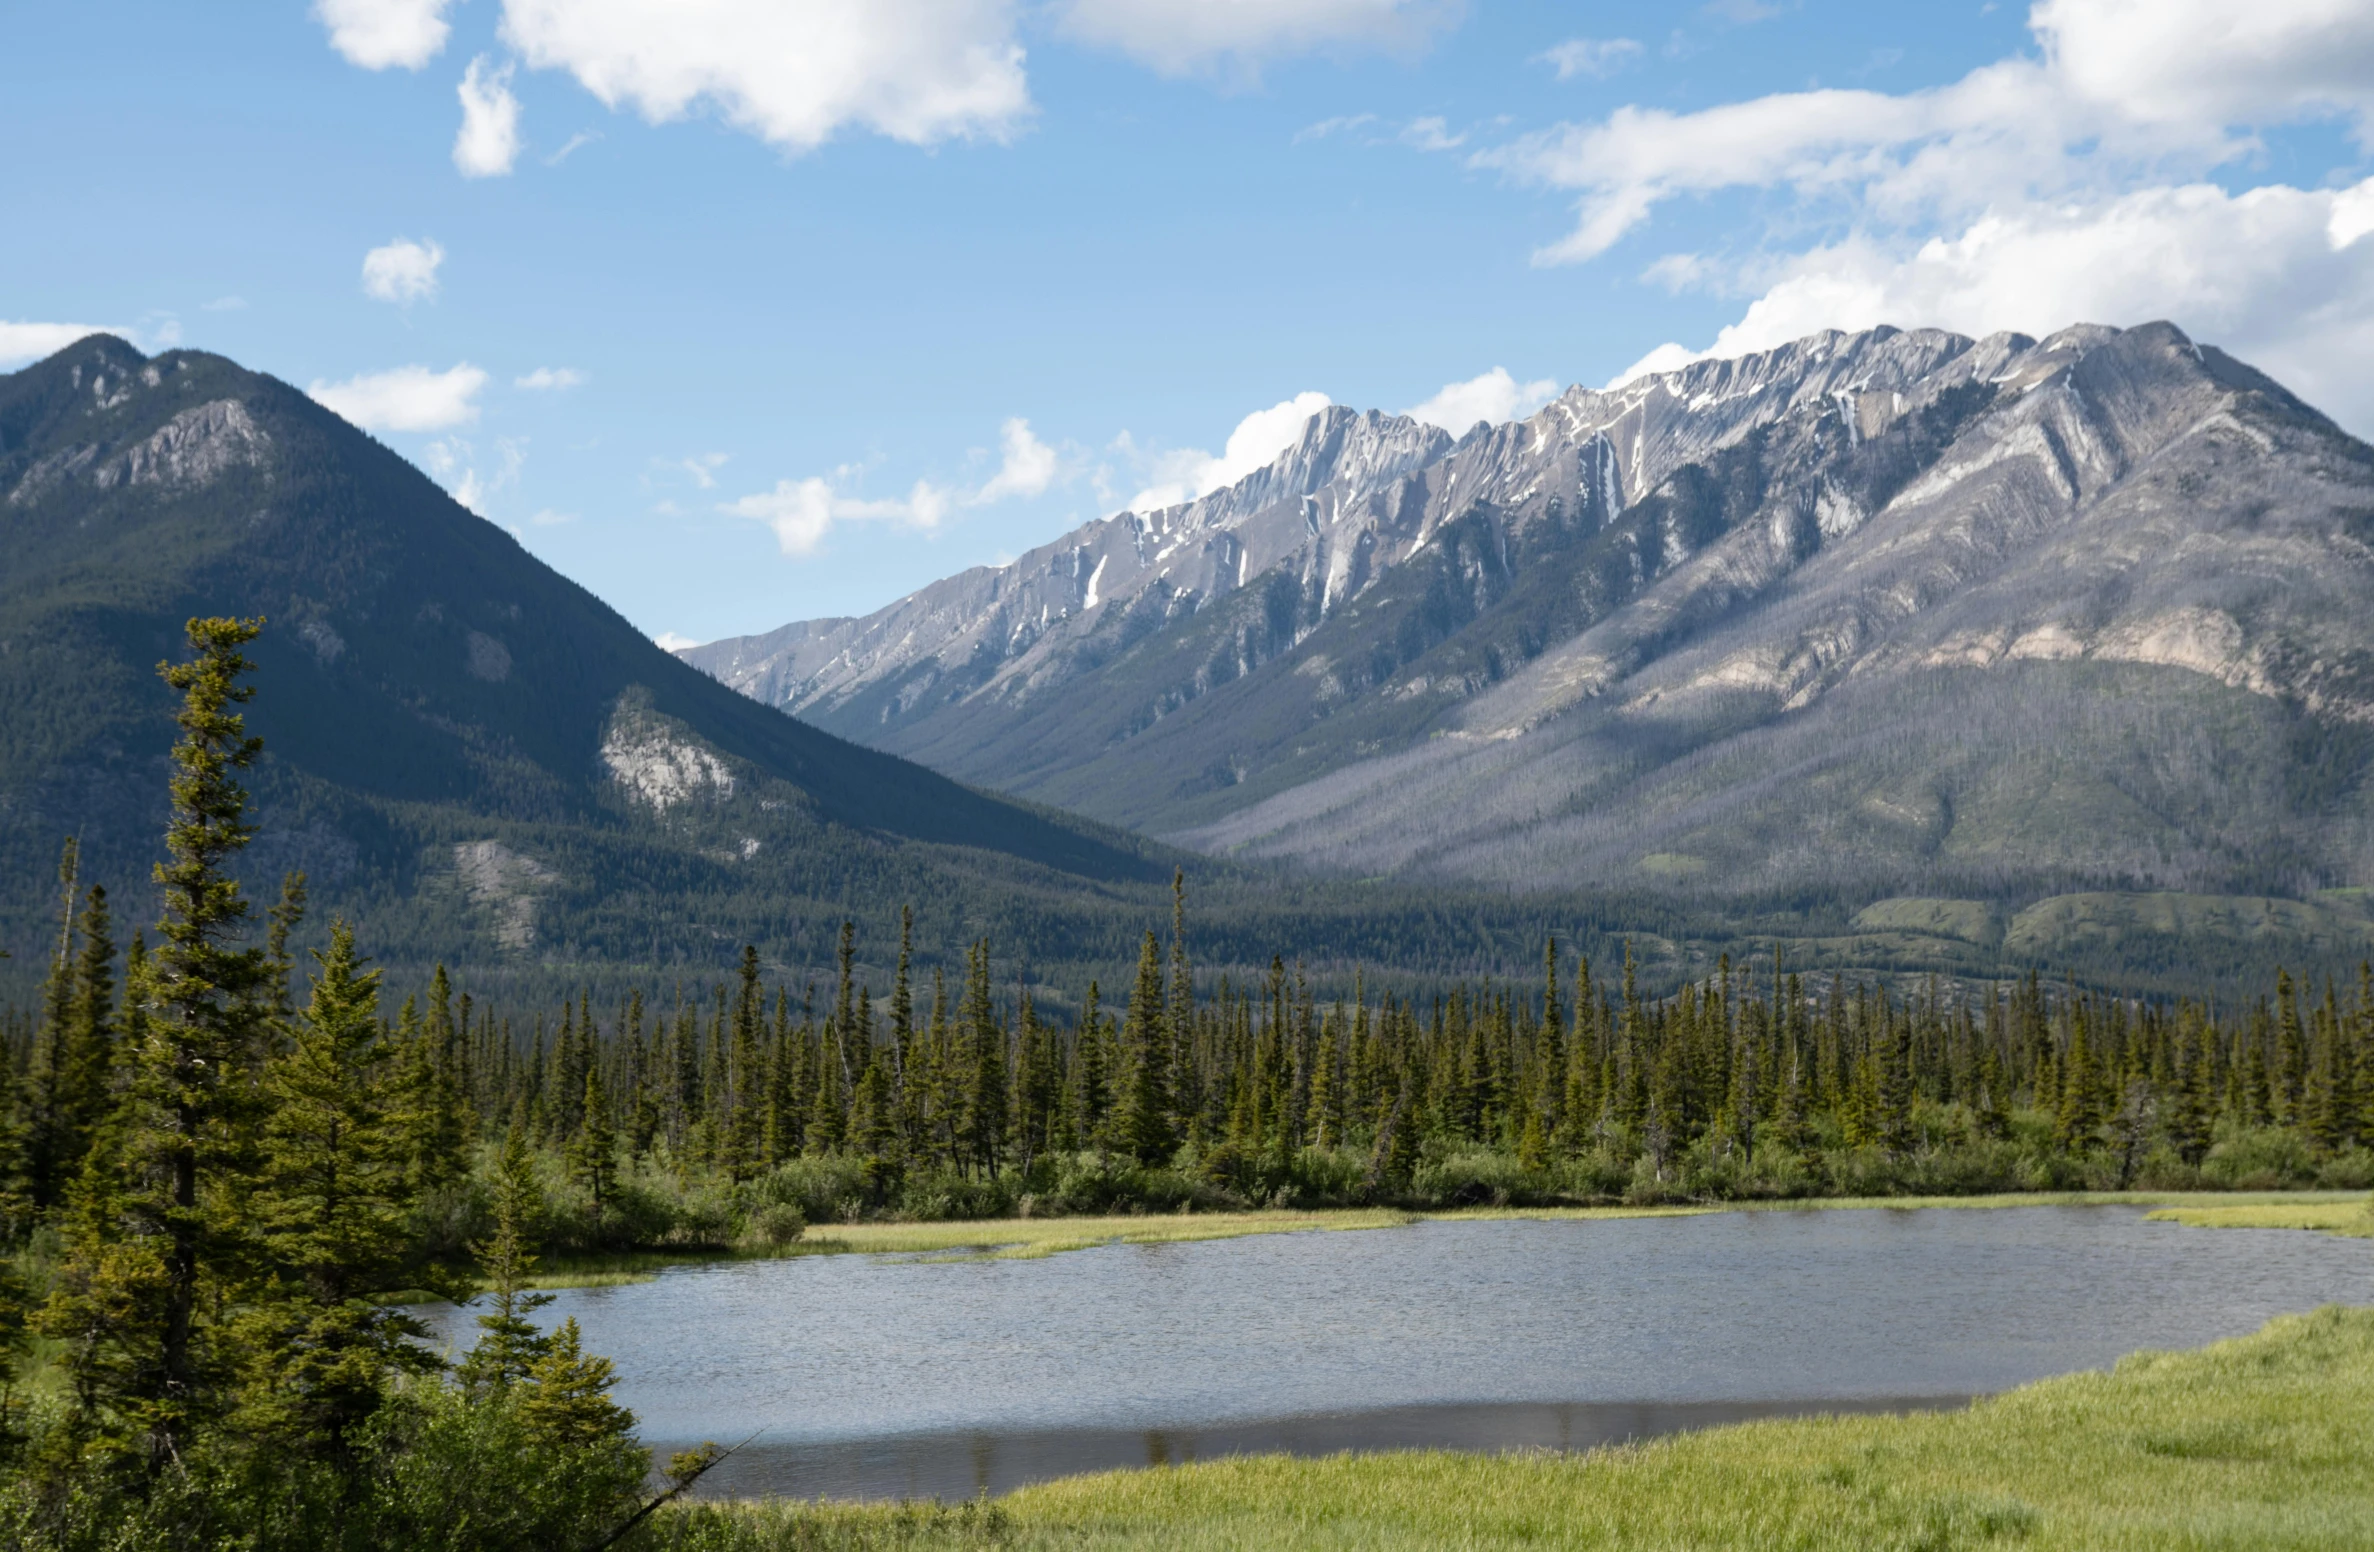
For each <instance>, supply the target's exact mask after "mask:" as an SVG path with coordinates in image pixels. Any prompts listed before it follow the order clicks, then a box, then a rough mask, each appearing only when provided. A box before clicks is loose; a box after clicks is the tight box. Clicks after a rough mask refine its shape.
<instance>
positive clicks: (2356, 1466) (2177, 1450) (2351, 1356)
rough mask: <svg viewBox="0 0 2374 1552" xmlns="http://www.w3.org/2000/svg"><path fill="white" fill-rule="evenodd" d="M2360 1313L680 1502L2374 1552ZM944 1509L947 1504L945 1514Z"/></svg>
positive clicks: (1319, 1539) (682, 1515) (1242, 1546)
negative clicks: (1883, 1377)
mask: <svg viewBox="0 0 2374 1552" xmlns="http://www.w3.org/2000/svg"><path fill="white" fill-rule="evenodd" d="M2369 1437H2374V1310H2365V1309H2341V1308H2337V1307H2334V1308H2326V1309H2322V1310H2318V1311H2316V1312H2315V1313H2313V1314H2308V1315H2289V1316H2283V1317H2280V1318H2278V1319H2276V1320H2274V1321H2272V1322H2270V1323H2269V1324H2268V1325H2267V1326H2266V1327H2264V1328H2263V1329H2261V1330H2260V1331H2258V1332H2257V1333H2255V1334H2253V1335H2251V1336H2246V1337H2241V1338H2237V1339H2235V1340H2233V1341H2229V1342H2221V1343H2218V1344H2217V1345H2215V1346H2213V1347H2208V1348H2204V1349H2201V1350H2199V1351H2195V1352H2186V1353H2138V1354H2136V1355H2134V1356H2132V1357H2129V1358H2126V1359H2124V1360H2122V1361H2121V1362H2120V1363H2119V1364H2118V1366H2117V1367H2116V1368H2115V1369H2114V1370H2111V1371H2109V1372H2099V1371H2097V1372H2088V1373H2083V1374H2073V1375H2067V1376H2063V1377H2061V1378H2058V1379H2052V1380H2046V1381H2043V1382H2041V1383H2039V1384H2034V1385H2028V1386H2023V1387H2021V1388H2020V1389H2018V1390H2014V1391H2010V1392H2008V1393H2006V1394H2004V1395H2002V1396H1998V1397H1994V1398H1992V1399H1989V1400H1985V1401H1981V1402H1978V1403H1976V1404H1975V1405H1973V1406H1971V1407H1968V1408H1966V1409H1963V1410H1960V1411H1954V1412H1942V1413H1914V1414H1910V1415H1906V1416H1893V1417H1890V1416H1878V1417H1873V1416H1857V1417H1833V1418H1812V1419H1798V1420H1791V1421H1777V1422H1764V1423H1750V1424H1743V1425H1739V1426H1736V1427H1728V1428H1718V1429H1712V1430H1709V1431H1707V1432H1704V1433H1698V1434H1688V1435H1682V1436H1679V1437H1675V1438H1670V1439H1662V1440H1657V1441H1653V1442H1650V1443H1646V1444H1640V1445H1630V1446H1624V1447H1621V1448H1615V1449H1607V1450H1599V1451H1594V1452H1591V1453H1589V1454H1584V1455H1572V1456H1564V1455H1555V1454H1519V1455H1462V1454H1453V1453H1448V1452H1440V1451H1429V1452H1413V1453H1406V1454H1375V1455H1337V1456H1331V1457H1329V1458H1326V1459H1322V1460H1296V1459H1291V1458H1288V1457H1284V1456H1274V1455H1265V1456H1251V1457H1240V1458H1236V1459H1231V1460H1222V1461H1214V1462H1208V1463H1202V1464H1195V1465H1186V1466H1176V1467H1166V1468H1157V1469H1150V1470H1144V1471H1128V1472H1111V1473H1105V1474H1101V1475H1097V1476H1087V1477H1074V1478H1069V1479H1066V1480H1063V1481H1058V1482H1050V1483H1046V1484H1043V1485H1041V1486H1038V1487H1032V1488H1026V1489H1024V1490H1022V1491H1020V1492H1017V1493H1013V1494H1010V1495H1008V1496H1006V1497H1004V1498H1001V1499H997V1500H994V1501H992V1502H990V1503H987V1504H984V1505H981V1506H978V1508H977V1509H976V1511H975V1512H974V1514H973V1515H972V1516H971V1517H969V1518H963V1519H961V1520H960V1519H957V1518H953V1517H950V1518H940V1519H934V1518H932V1517H931V1515H930V1514H928V1513H926V1512H923V1511H919V1510H917V1509H916V1508H914V1507H913V1506H907V1507H904V1508H891V1507H879V1508H864V1507H858V1506H848V1505H842V1506H831V1507H814V1508H804V1507H801V1506H798V1505H791V1504H783V1503H774V1504H767V1505H756V1506H737V1505H726V1506H718V1505H709V1506H692V1507H689V1508H686V1509H684V1510H682V1511H679V1512H678V1513H677V1514H676V1515H675V1517H674V1518H673V1519H671V1520H670V1521H668V1522H667V1524H666V1525H665V1526H664V1528H663V1534H662V1537H661V1544H662V1545H667V1546H674V1547H679V1548H683V1549H687V1552H690V1549H694V1548H700V1549H709V1548H715V1549H718V1552H726V1549H735V1552H741V1549H749V1552H771V1549H778V1548H809V1547H815V1548H827V1547H831V1548H843V1547H846V1548H859V1547H917V1548H923V1547H960V1546H980V1545H995V1546H1006V1547H1015V1548H1026V1549H1039V1548H1046V1549H1054V1548H1066V1549H1100V1548H1112V1549H1156V1548H1164V1549H1168V1548H1177V1549H1182V1552H1184V1549H1205V1548H1210V1549H1220V1548H1227V1549H1232V1552H1265V1549H1272V1548H1275V1549H1279V1552H1285V1549H1296V1552H1302V1549H1315V1552H1332V1549H1344V1552H1350V1549H1354V1548H1360V1549H1370V1552H1396V1549H1401V1548H1410V1549H1416V1548H1467V1549H1486V1548H1502V1547H1509V1548H1514V1547H1526V1548H1569V1547H1572V1548H1667V1547H1673V1548H1681V1547H1691V1548H1717V1547H1738V1548H1764V1547H1786V1548H1792V1549H1798V1552H1833V1549H1835V1552H1850V1549H1851V1552H1871V1549H1905V1552H1910V1549H1915V1548H1919V1549H1935V1552H1946V1549H1954V1548H1976V1547H1987V1546H2018V1547H2021V1548H2023V1549H2037V1552H2052V1549H2078V1548H2084V1549H2110V1552H2125V1549H2134V1552H2143V1549H2153V1552H2158V1549H2164V1548H2203V1549H2205V1548H2212V1547H2215V1548H2254V1547H2268V1548H2274V1547H2283V1548H2332V1549H2340V1548H2360V1547H2366V1546H2374V1472H2370V1471H2368V1469H2367V1454H2366V1449H2367V1446H2366V1440H2367V1439H2368V1438H2369ZM940 1513H941V1514H942V1515H943V1516H953V1514H954V1511H940Z"/></svg>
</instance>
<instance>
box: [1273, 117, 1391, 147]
mask: <svg viewBox="0 0 2374 1552" xmlns="http://www.w3.org/2000/svg"><path fill="white" fill-rule="evenodd" d="M1376 121H1377V116H1376V115H1375V114H1373V113H1344V114H1338V115H1337V116H1336V117H1334V118H1331V119H1321V120H1320V121H1319V122H1318V123H1316V124H1306V125H1304V126H1303V127H1302V128H1301V129H1298V130H1296V131H1295V132H1294V143H1295V144H1296V145H1300V144H1302V143H1303V142H1304V141H1305V140H1325V139H1326V138H1327V137H1328V136H1329V135H1335V134H1344V133H1348V132H1350V131H1352V130H1355V129H1360V128H1363V127H1365V126H1367V125H1370V124H1374V123H1375V122H1376Z"/></svg>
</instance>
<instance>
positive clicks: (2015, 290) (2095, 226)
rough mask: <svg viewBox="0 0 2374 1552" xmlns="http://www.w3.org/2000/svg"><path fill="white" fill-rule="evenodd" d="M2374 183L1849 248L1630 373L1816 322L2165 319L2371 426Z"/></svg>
mask: <svg viewBox="0 0 2374 1552" xmlns="http://www.w3.org/2000/svg"><path fill="white" fill-rule="evenodd" d="M2370 233H2374V179H2368V180H2367V181H2366V182H2364V183H2360V184H2358V185H2356V186H2354V187H2352V188H2348V189H2338V190H2335V189H2313V190H2311V189H2295V188H2289V187H2285V186H2281V185H2276V186H2271V187H2266V188H2257V189H2250V190H2247V191H2245V192H2244V193H2241V194H2238V195H2236V194H2228V193H2227V192H2226V191H2225V190H2223V189H2221V188H2218V187H2216V186H2215V185H2212V184H2205V183H2204V184H2191V185H2186V186H2183V187H2177V188H2146V189H2141V190H2138V191H2136V192H2134V193H2131V194H2127V195H2123V196H2120V197H2118V198H2115V199H2111V200H2106V201H2103V202H2101V203H2099V204H2095V205H2088V206H2076V207H2072V206H2065V205H2055V206H2043V205H2035V206H2025V207H2021V208H2020V209H2017V210H2014V211H2008V212H2004V213H2000V214H1994V215H1989V216H1987V217H1985V218H1983V219H1981V220H1979V221H1977V222H1974V223H1973V224H1972V225H1971V226H1970V227H1969V228H1968V229H1967V230H1965V231H1963V232H1962V233H1961V234H1960V235H1958V236H1954V237H1934V238H1931V239H1929V240H1927V241H1925V242H1922V243H1920V244H1919V245H1918V246H1917V247H1915V248H1913V249H1911V250H1910V251H1909V252H1906V251H1903V250H1901V249H1899V248H1897V247H1895V246H1892V245H1890V244H1887V243H1883V242H1879V241H1874V240H1872V239H1869V238H1861V237H1856V238H1849V239H1846V240H1844V241H1841V242H1838V243H1834V244H1830V245H1827V246H1824V247H1822V248H1818V249H1816V250H1814V251H1813V252H1810V253H1806V254H1802V255H1799V256H1797V257H1795V258H1792V259H1790V260H1788V261H1786V262H1785V264H1784V265H1783V266H1782V269H1781V272H1780V273H1779V274H1778V275H1777V276H1775V277H1773V278H1772V279H1771V281H1770V284H1769V285H1768V286H1767V288H1766V289H1765V290H1764V292H1763V294H1762V295H1760V296H1758V297H1757V298H1756V299H1755V300H1754V301H1753V302H1752V303H1751V304H1750V305H1749V306H1748V309H1747V311H1746V313H1745V315H1744V316H1743V317H1742V318H1741V319H1740V321H1739V322H1737V323H1735V324H1732V325H1731V326H1730V327H1728V328H1726V329H1724V330H1723V331H1722V332H1721V333H1720V334H1719V335H1717V336H1716V339H1715V342H1714V345H1713V347H1712V348H1711V349H1710V350H1708V351H1705V352H1692V351H1687V350H1684V349H1682V348H1681V347H1680V346H1678V345H1666V346H1663V347H1660V349H1659V350H1658V351H1657V352H1655V353H1654V354H1653V355H1652V356H1651V357H1650V358H1648V359H1646V360H1644V361H1642V362H1639V363H1636V364H1635V366H1634V367H1633V368H1632V369H1631V370H1630V371H1628V372H1627V373H1625V374H1624V375H1625V377H1627V378H1630V377H1635V376H1638V375H1640V374H1641V373H1642V372H1643V371H1665V370H1671V369H1672V368H1674V367H1677V366H1680V365H1683V364H1685V363H1686V362H1688V361H1690V360H1692V359H1695V358H1696V357H1697V356H1698V355H1699V354H1705V355H1715V356H1735V355H1741V354H1745V353H1747V352H1749V351H1755V350H1764V349H1768V348H1770V347H1772V346H1774V345H1778V344H1781V343H1784V342H1786V341H1788V340H1792V339H1797V338H1801V337H1802V336H1804V335H1806V334H1809V333H1812V332H1814V331H1815V330H1817V329H1825V328H1838V329H1861V328H1869V327H1871V326H1872V325H1874V324H1879V323H1892V324H1897V325H1900V326H1904V327H1921V326H1930V327H1935V328H1944V329H1953V330H1956V331H1958V332H1961V333H1965V334H1974V335H1976V334H1986V333H1991V332H1993V331H1994V330H1997V329H2017V330H2020V331H2022V332H2025V333H2029V334H2044V333H2049V332H2050V331H2052V330H2054V329H2058V328H2061V327H2063V326H2065V325H2067V324H2070V323H2073V322H2080V321H2082V322H2088V323H2107V324H2113V325H2120V326H2124V325H2129V324H2137V323H2145V322H2149V321H2152V320H2154V319H2159V318H2166V319H2170V320H2172V321H2174V322H2175V323H2176V324H2178V325H2179V326H2180V327H2182V328H2184V329H2185V330H2186V331H2187V332H2189V333H2192V334H2194V335H2196V336H2198V337H2199V338H2201V339H2204V340H2208V341H2211V342H2213V343H2215V344H2218V345H2220V346H2222V347H2223V348H2225V349H2227V350H2229V351H2231V352H2233V353H2234V354H2235V355H2237V356H2240V357H2242V358H2243V359H2244V360H2247V361H2249V362H2251V363H2252V364H2253V365H2255V366H2258V367H2261V368H2263V369H2264V370H2266V371H2267V372H2269V373H2271V374H2272V375H2273V376H2274V377H2275V378H2276V379H2277V380H2278V381H2280V382H2282V383H2283V384H2284V385H2285V386H2286V387H2288V388H2290V389H2292V390H2293V391H2294V392H2296V393H2298V394H2299V395H2300V396H2301V397H2303V398H2305V399H2307V400H2308V401H2309V402H2310V403H2311V404H2314V405H2316V406H2317V407H2318V408H2320V409H2322V410H2324V411H2325V412H2326V413H2327V414H2330V415H2332V416H2333V417H2334V418H2335V419H2337V420H2339V421H2340V422H2341V423H2342V424H2343V425H2345V426H2347V427H2349V428H2350V429H2351V430H2353V431H2355V432H2357V433H2358V434H2360V435H2364V434H2366V433H2368V432H2369V431H2374V381H2369V380H2368V378H2367V377H2366V374H2365V372H2364V370H2363V366H2362V363H2363V362H2365V361H2366V360H2368V359H2370V358H2374V235H2369V234H2370Z"/></svg>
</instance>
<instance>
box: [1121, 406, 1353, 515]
mask: <svg viewBox="0 0 2374 1552" xmlns="http://www.w3.org/2000/svg"><path fill="white" fill-rule="evenodd" d="M1333 402H1335V401H1334V400H1332V399H1330V398H1328V397H1327V395H1325V394H1323V393H1320V392H1317V391H1316V390H1313V391H1311V392H1307V393H1298V394H1296V395H1295V396H1294V397H1293V398H1291V399H1285V400H1281V401H1280V402H1278V403H1276V404H1273V405H1271V406H1270V407H1269V408H1268V409H1265V410H1255V411H1254V412H1253V413H1252V414H1250V415H1247V416H1246V417H1245V418H1244V419H1243V420H1240V421H1238V422H1237V423H1236V429H1235V430H1234V431H1231V432H1230V433H1229V434H1228V444H1227V445H1226V446H1225V447H1223V448H1222V449H1221V450H1220V452H1219V454H1218V455H1217V456H1214V455H1213V454H1211V453H1207V452H1204V451H1202V450H1201V449H1198V448H1192V447H1183V448H1178V449H1175V450H1173V451H1171V452H1167V453H1161V454H1158V455H1156V456H1155V458H1154V459H1153V460H1152V462H1153V469H1152V474H1153V479H1152V481H1151V482H1150V483H1149V484H1148V485H1147V486H1146V487H1145V488H1144V489H1143V490H1140V491H1139V492H1138V493H1137V494H1136V495H1134V496H1132V497H1130V498H1129V504H1128V507H1127V510H1129V511H1132V512H1158V511H1160V510H1161V509H1162V508H1164V507H1175V506H1177V505H1179V504H1180V503H1181V502H1183V501H1193V500H1194V499H1195V498H1196V497H1198V496H1203V495H1208V494H1210V493H1211V492H1213V491H1215V490H1219V489H1221V488H1222V487H1224V486H1228V485H1234V484H1235V483H1236V482H1237V481H1239V480H1241V479H1243V478H1244V477H1245V476H1246V475H1248V474H1251V473H1252V472H1253V471H1254V470H1255V469H1258V468H1261V467H1263V466H1264V465H1266V464H1268V463H1269V462H1270V461H1271V460H1273V459H1275V458H1276V457H1277V456H1278V454H1280V453H1282V452H1284V451H1285V450H1286V449H1287V448H1289V447H1291V446H1293V445H1294V441H1295V439H1296V438H1297V437H1300V436H1301V435H1302V430H1303V427H1305V426H1307V425H1309V424H1310V421H1311V417H1312V416H1313V415H1316V414H1318V413H1319V412H1320V411H1321V410H1323V409H1325V408H1327V406H1328V405H1330V404H1332V403H1333Z"/></svg>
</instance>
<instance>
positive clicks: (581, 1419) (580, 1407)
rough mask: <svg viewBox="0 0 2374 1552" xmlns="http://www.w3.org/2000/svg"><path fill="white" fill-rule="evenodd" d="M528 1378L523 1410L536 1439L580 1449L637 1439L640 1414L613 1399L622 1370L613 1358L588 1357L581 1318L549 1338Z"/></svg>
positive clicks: (521, 1404) (522, 1416) (522, 1415)
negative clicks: (620, 1370) (578, 1325)
mask: <svg viewBox="0 0 2374 1552" xmlns="http://www.w3.org/2000/svg"><path fill="white" fill-rule="evenodd" d="M526 1379H527V1384H526V1386H525V1387H524V1389H523V1390H522V1392H521V1395H520V1401H519V1412H520V1420H521V1421H522V1422H523V1423H525V1424H526V1425H527V1431H528V1435H529V1437H530V1438H531V1439H534V1440H536V1441H538V1442H540V1443H543V1444H545V1445H547V1446H556V1447H559V1448H562V1449H571V1450H581V1449H586V1448H589V1447H591V1446H594V1445H599V1444H607V1443H625V1442H628V1441H630V1440H631V1439H632V1438H633V1435H634V1428H635V1414H634V1413H632V1412H629V1411H628V1410H627V1409H626V1408H624V1407H622V1406H620V1405H618V1403H616V1402H614V1401H612V1400H611V1399H610V1391H611V1389H612V1388H613V1387H614V1386H616V1385H617V1383H618V1375H617V1372H616V1370H615V1369H614V1368H613V1367H612V1365H611V1362H610V1360H609V1359H607V1358H596V1357H592V1356H590V1355H589V1354H587V1353H586V1351H585V1344H584V1337H583V1335H582V1334H581V1333H580V1332H579V1331H578V1329H577V1317H576V1316H574V1315H571V1316H570V1317H569V1318H568V1319H566V1320H564V1321H562V1322H561V1323H560V1329H559V1330H557V1331H555V1332H553V1333H552V1335H551V1336H550V1337H549V1338H547V1339H546V1340H545V1345H544V1350H543V1351H542V1352H541V1353H539V1354H538V1355H537V1356H536V1359H535V1361H534V1362H533V1363H531V1364H530V1365H529V1366H528V1371H527V1375H526Z"/></svg>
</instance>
